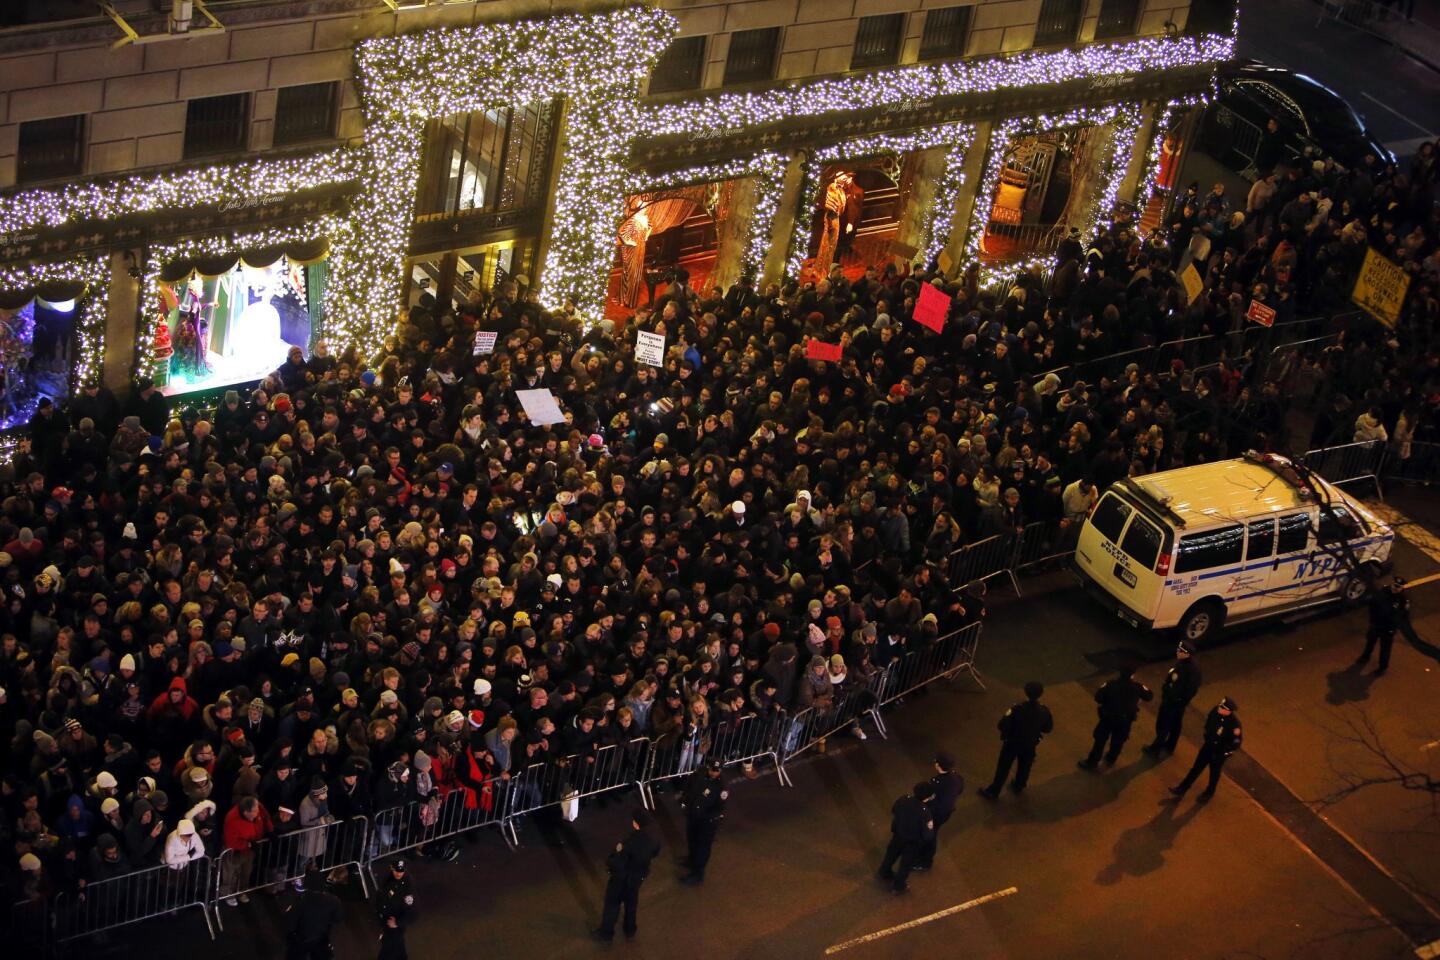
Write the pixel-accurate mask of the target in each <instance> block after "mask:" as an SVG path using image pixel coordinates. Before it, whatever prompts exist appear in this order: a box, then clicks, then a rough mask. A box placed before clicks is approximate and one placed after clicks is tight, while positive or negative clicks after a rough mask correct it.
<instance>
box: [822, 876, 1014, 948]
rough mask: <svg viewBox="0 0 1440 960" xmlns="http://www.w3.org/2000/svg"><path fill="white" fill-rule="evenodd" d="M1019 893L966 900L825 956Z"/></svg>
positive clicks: (1009, 889)
mask: <svg viewBox="0 0 1440 960" xmlns="http://www.w3.org/2000/svg"><path fill="white" fill-rule="evenodd" d="M1019 892H1020V888H1019V887H1006V888H1005V889H1004V890H996V891H995V892H994V893H987V894H985V896H983V897H976V898H975V899H974V900H966V901H965V902H964V903H957V904H955V906H953V907H946V908H945V909H944V910H938V911H936V912H935V913H931V914H927V915H926V916H923V917H918V918H916V919H914V920H907V921H906V922H905V923H902V924H899V925H898V926H894V927H886V928H885V929H884V930H876V931H875V932H874V933H867V934H865V936H863V937H856V938H855V939H854V940H846V941H845V942H844V943H837V944H835V946H833V947H828V948H826V950H825V956H827V957H828V956H831V955H832V954H836V953H839V952H840V951H841V950H849V949H850V948H851V947H858V946H860V945H861V944H863V943H870V942H872V941H874V940H879V939H880V938H881V937H888V936H890V935H891V934H892V933H900V932H901V931H902V930H911V929H914V928H915V927H918V926H920V925H921V924H925V923H929V922H930V921H932V920H939V919H941V918H943V917H948V916H950V915H952V914H956V913H960V912H961V911H964V910H969V909H971V908H972V907H978V906H980V905H982V904H986V903H989V902H990V901H991V900H999V899H1000V898H1001V897H1008V896H1010V894H1012V893H1019Z"/></svg>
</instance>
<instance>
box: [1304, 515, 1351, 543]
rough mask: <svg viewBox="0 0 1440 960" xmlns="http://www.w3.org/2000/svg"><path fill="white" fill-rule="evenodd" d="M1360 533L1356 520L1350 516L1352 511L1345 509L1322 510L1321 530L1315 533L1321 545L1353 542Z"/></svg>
mask: <svg viewBox="0 0 1440 960" xmlns="http://www.w3.org/2000/svg"><path fill="white" fill-rule="evenodd" d="M1359 533H1360V528H1359V526H1358V525H1357V524H1356V523H1355V518H1354V517H1352V516H1350V511H1348V510H1346V509H1345V508H1344V507H1333V508H1332V509H1330V510H1326V509H1324V508H1323V507H1322V508H1321V509H1320V529H1319V530H1317V531H1315V536H1316V538H1317V539H1318V540H1319V541H1320V542H1321V543H1336V542H1338V541H1340V540H1353V539H1355V537H1356V536H1357V535H1358V534H1359Z"/></svg>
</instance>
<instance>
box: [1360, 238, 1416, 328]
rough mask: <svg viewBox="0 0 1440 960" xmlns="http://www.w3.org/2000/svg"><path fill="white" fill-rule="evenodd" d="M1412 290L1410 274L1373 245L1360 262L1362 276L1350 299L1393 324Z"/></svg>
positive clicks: (1374, 315) (1380, 318) (1387, 322)
mask: <svg viewBox="0 0 1440 960" xmlns="http://www.w3.org/2000/svg"><path fill="white" fill-rule="evenodd" d="M1409 290H1410V274H1408V273H1406V272H1405V270H1404V269H1403V268H1402V267H1401V266H1400V265H1399V264H1398V263H1396V262H1395V261H1393V260H1391V259H1390V258H1389V257H1386V256H1384V255H1383V254H1382V253H1380V251H1378V250H1376V249H1375V248H1374V247H1371V248H1370V249H1369V250H1367V251H1365V262H1364V263H1363V264H1361V265H1360V276H1359V277H1357V278H1356V279H1355V289H1354V290H1352V291H1351V293H1350V299H1351V300H1353V301H1354V302H1355V305H1356V306H1357V307H1360V308H1361V309H1362V310H1364V311H1365V312H1366V313H1368V314H1370V315H1371V316H1372V317H1374V318H1375V319H1376V320H1379V321H1380V322H1381V323H1383V324H1385V326H1387V327H1394V326H1395V323H1396V321H1398V320H1399V319H1400V308H1401V307H1402V306H1404V304H1405V294H1406V293H1407V292H1408V291H1409Z"/></svg>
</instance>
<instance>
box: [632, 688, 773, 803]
mask: <svg viewBox="0 0 1440 960" xmlns="http://www.w3.org/2000/svg"><path fill="white" fill-rule="evenodd" d="M787 728H788V720H787V718H786V717H785V714H784V712H783V711H782V712H780V713H779V714H777V715H776V716H774V717H762V716H759V715H756V714H749V715H746V716H742V717H738V718H735V719H733V720H721V721H720V722H718V723H716V724H714V725H713V726H711V728H710V729H709V730H707V731H706V732H705V735H704V736H703V737H700V738H698V739H695V738H691V739H686V738H684V737H681V736H678V735H668V736H664V737H659V738H657V739H656V740H654V741H651V743H650V755H649V758H648V760H649V762H648V763H647V764H646V767H645V775H644V776H643V777H641V778H640V784H639V785H640V796H641V800H642V802H643V803H644V804H645V806H646V808H647V809H650V810H653V809H655V791H654V788H655V785H656V784H661V783H665V782H666V781H668V780H673V779H677V778H680V777H685V776H688V775H689V774H690V773H692V772H693V771H694V770H696V769H697V768H698V767H699V766H700V765H701V763H702V762H704V761H706V760H712V759H718V760H719V761H720V762H721V763H722V764H724V765H725V766H732V765H734V764H737V763H738V764H753V763H755V762H756V761H757V760H762V759H764V758H766V757H769V758H770V760H771V761H772V762H773V763H774V764H775V777H776V779H778V780H779V781H780V783H781V785H782V786H787V787H788V786H790V778H789V776H788V775H787V774H786V773H785V766H784V764H783V762H782V757H781V755H780V738H781V736H782V734H783V733H784V732H785V730H786V729H787Z"/></svg>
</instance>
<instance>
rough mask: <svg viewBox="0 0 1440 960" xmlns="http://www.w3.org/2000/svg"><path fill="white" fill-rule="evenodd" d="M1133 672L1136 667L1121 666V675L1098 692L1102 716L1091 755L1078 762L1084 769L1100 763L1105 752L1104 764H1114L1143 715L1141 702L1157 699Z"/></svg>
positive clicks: (1076, 762)
mask: <svg viewBox="0 0 1440 960" xmlns="http://www.w3.org/2000/svg"><path fill="white" fill-rule="evenodd" d="M1134 673H1135V668H1134V667H1121V668H1120V674H1119V676H1116V677H1112V678H1110V679H1109V680H1107V681H1105V683H1104V685H1103V686H1101V687H1100V689H1099V690H1096V691H1095V703H1096V704H1098V706H1097V708H1096V712H1097V713H1098V714H1099V716H1100V719H1099V721H1098V722H1097V723H1096V724H1095V743H1094V745H1093V746H1091V748H1090V755H1089V756H1088V757H1086V758H1085V759H1084V760H1077V761H1075V765H1076V766H1077V767H1080V768H1081V769H1082V770H1094V769H1095V768H1096V767H1097V766H1099V765H1100V755H1101V754H1102V753H1103V754H1104V755H1105V766H1107V767H1110V766H1114V765H1115V761H1116V760H1117V759H1118V758H1119V756H1120V748H1121V747H1123V746H1125V741H1126V740H1129V739H1130V727H1131V725H1132V724H1134V723H1135V718H1136V717H1138V716H1140V701H1141V700H1152V699H1154V697H1155V694H1153V693H1151V692H1150V688H1149V687H1147V686H1145V684H1143V683H1141V682H1140V681H1139V680H1136V679H1135V677H1134ZM1107 741H1108V742H1109V744H1110V750H1109V751H1108V752H1106V750H1105V744H1106V742H1107Z"/></svg>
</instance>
